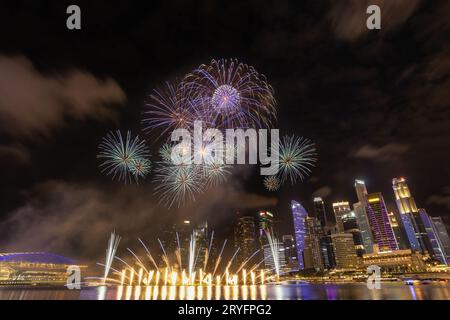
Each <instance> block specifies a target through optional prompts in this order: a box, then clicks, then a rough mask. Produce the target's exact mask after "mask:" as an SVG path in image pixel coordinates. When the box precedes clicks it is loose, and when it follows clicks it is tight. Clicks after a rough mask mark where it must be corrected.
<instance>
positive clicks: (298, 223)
mask: <svg viewBox="0 0 450 320" xmlns="http://www.w3.org/2000/svg"><path fill="white" fill-rule="evenodd" d="M291 209H292V217H293V219H294V234H295V246H296V250H297V261H298V269H299V270H303V269H304V268H305V265H304V262H303V251H304V250H305V235H306V226H305V220H306V217H307V216H308V212H306V210H305V208H303V206H302V205H301V204H300V203H298V202H297V201H295V200H292V201H291Z"/></svg>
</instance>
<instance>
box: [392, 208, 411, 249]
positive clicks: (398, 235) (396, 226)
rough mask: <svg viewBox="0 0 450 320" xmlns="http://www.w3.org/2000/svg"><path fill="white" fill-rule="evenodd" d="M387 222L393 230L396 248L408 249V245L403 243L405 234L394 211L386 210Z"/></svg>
mask: <svg viewBox="0 0 450 320" xmlns="http://www.w3.org/2000/svg"><path fill="white" fill-rule="evenodd" d="M388 216H389V222H390V223H391V227H392V231H394V236H395V239H396V240H397V244H398V248H399V249H400V250H405V249H408V245H407V244H406V243H405V241H404V240H405V239H404V238H405V236H404V235H403V233H402V229H401V227H400V224H399V222H398V221H399V220H398V219H397V217H396V215H395V213H394V212H392V211H391V212H388Z"/></svg>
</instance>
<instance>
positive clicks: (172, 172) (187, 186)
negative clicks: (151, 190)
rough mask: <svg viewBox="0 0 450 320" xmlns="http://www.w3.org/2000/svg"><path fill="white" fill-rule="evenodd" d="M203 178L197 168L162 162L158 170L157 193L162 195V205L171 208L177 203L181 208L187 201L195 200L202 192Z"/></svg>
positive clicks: (156, 176)
mask: <svg viewBox="0 0 450 320" xmlns="http://www.w3.org/2000/svg"><path fill="white" fill-rule="evenodd" d="M201 178H202V175H201V172H200V170H199V168H198V167H197V166H194V165H174V164H172V163H171V162H162V163H160V166H159V167H158V168H157V169H156V174H155V178H154V182H155V183H156V187H155V192H156V193H157V194H159V195H160V203H163V204H165V205H167V206H168V207H169V208H170V207H172V205H173V204H174V203H177V204H178V207H179V206H180V205H181V204H182V203H184V202H186V201H187V200H195V196H196V195H197V194H199V193H200V192H202V183H201V182H202V179H201Z"/></svg>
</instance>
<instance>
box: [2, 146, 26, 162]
mask: <svg viewBox="0 0 450 320" xmlns="http://www.w3.org/2000/svg"><path fill="white" fill-rule="evenodd" d="M0 162H7V163H9V164H14V165H23V164H29V163H30V153H29V152H28V150H27V149H26V148H25V147H24V146H23V145H21V144H12V145H4V146H2V145H0Z"/></svg>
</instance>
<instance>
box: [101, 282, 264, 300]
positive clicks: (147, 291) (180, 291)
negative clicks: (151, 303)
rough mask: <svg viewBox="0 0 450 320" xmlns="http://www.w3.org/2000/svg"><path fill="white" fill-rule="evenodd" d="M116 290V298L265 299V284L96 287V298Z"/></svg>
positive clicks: (103, 296) (104, 297) (102, 298)
mask: <svg viewBox="0 0 450 320" xmlns="http://www.w3.org/2000/svg"><path fill="white" fill-rule="evenodd" d="M109 290H111V291H115V292H116V297H115V299H116V300H221V299H224V300H248V299H250V300H265V299H266V298H267V293H266V286H264V285H262V286H256V285H255V286H134V287H133V286H118V287H116V288H106V287H101V288H98V289H97V291H98V296H97V298H98V299H100V300H104V299H106V293H107V291H109Z"/></svg>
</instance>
